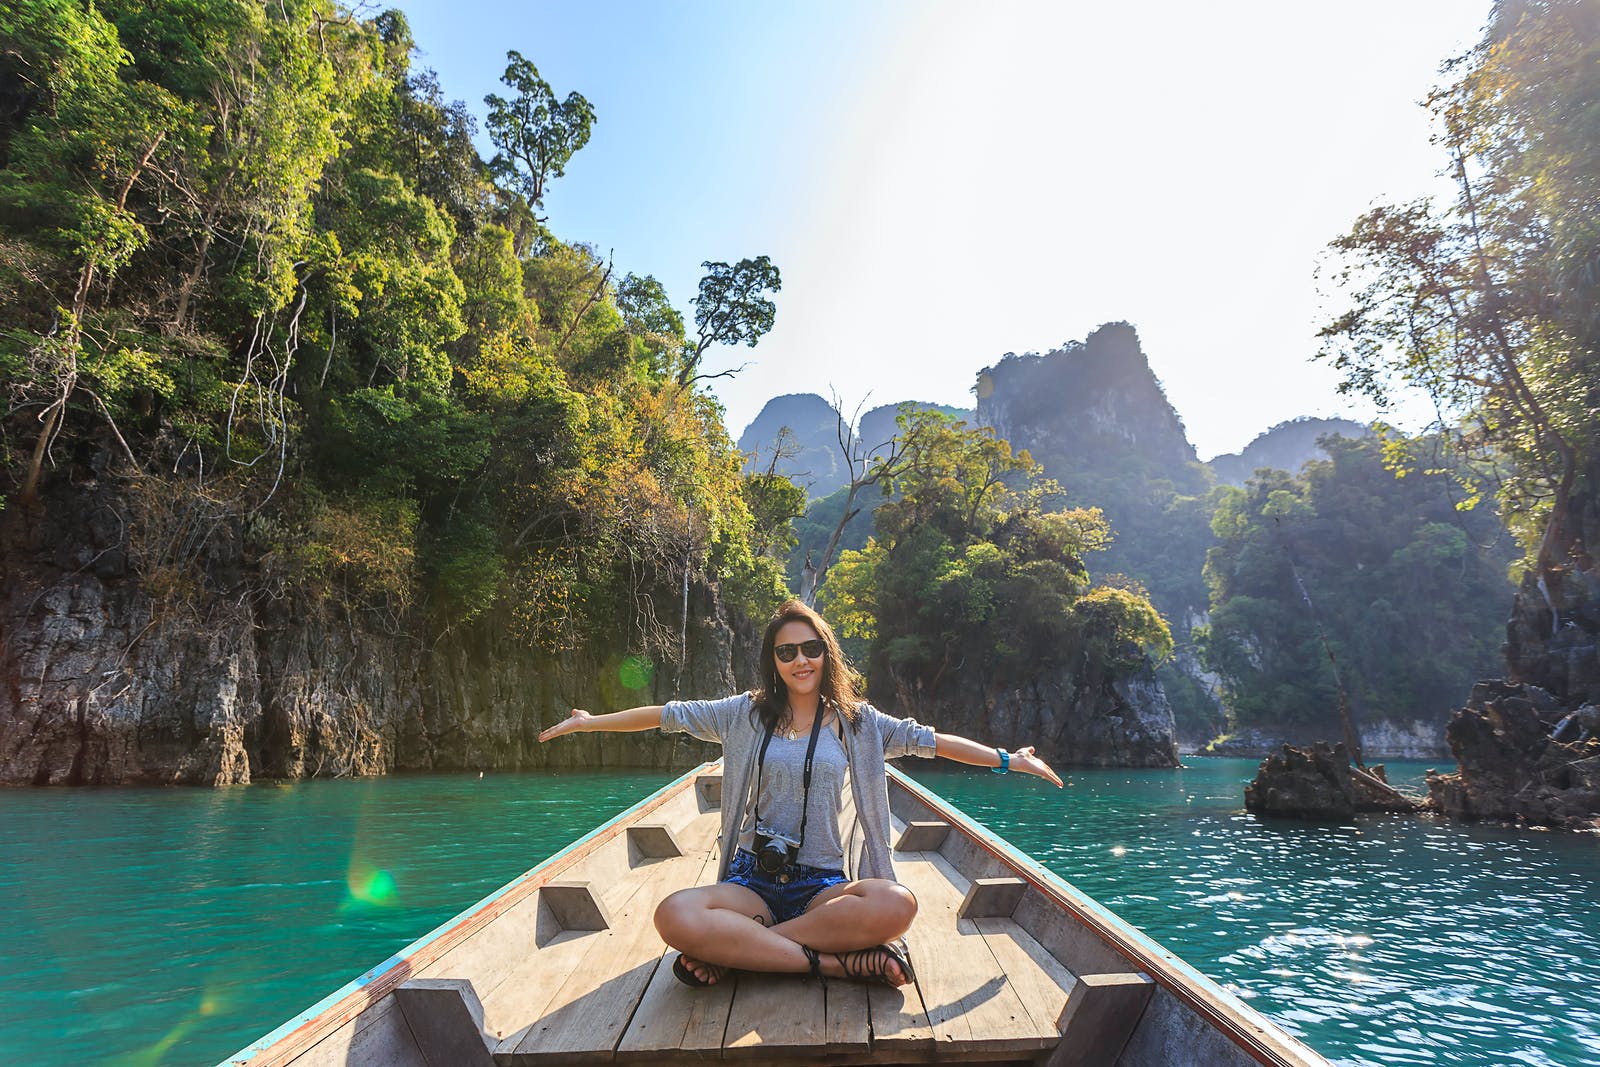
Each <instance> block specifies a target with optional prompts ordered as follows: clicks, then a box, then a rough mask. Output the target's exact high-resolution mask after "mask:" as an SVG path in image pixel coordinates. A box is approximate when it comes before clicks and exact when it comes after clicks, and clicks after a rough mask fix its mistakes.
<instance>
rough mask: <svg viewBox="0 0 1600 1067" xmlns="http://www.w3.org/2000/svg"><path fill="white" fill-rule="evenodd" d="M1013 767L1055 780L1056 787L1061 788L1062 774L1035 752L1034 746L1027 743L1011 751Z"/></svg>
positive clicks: (1047, 779)
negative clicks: (1052, 768)
mask: <svg viewBox="0 0 1600 1067" xmlns="http://www.w3.org/2000/svg"><path fill="white" fill-rule="evenodd" d="M1011 769H1012V770H1014V771H1021V772H1022V773H1023V774H1037V775H1038V776H1039V777H1040V778H1043V779H1044V780H1045V781H1047V782H1054V783H1055V784H1056V788H1057V789H1060V788H1061V776H1060V775H1058V774H1056V772H1055V771H1052V770H1051V769H1050V764H1048V763H1046V762H1045V761H1044V760H1042V759H1040V758H1039V757H1038V756H1035V755H1034V754H1033V746H1032V745H1026V746H1024V747H1023V748H1019V749H1017V750H1016V751H1015V752H1013V753H1011Z"/></svg>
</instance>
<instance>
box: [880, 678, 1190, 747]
mask: <svg viewBox="0 0 1600 1067" xmlns="http://www.w3.org/2000/svg"><path fill="white" fill-rule="evenodd" d="M885 704H886V705H888V710H892V711H893V712H894V713H895V714H897V715H909V716H911V717H912V718H915V719H917V720H918V721H919V722H925V723H928V724H929V725H931V726H934V727H935V728H937V729H939V730H944V731H948V732H951V733H957V734H962V735H964V736H967V737H973V738H981V739H983V740H984V741H986V742H990V743H992V744H995V745H999V746H1002V747H1004V748H1008V749H1011V748H1018V747H1020V746H1022V745H1034V746H1036V747H1037V748H1038V750H1039V755H1040V756H1042V757H1043V758H1044V759H1045V760H1046V761H1048V762H1050V763H1052V764H1056V765H1059V766H1062V767H1176V766H1177V765H1178V744H1177V738H1176V731H1175V728H1174V725H1173V721H1172V708H1171V706H1170V705H1168V703H1167V698H1166V695H1165V694H1164V693H1163V692H1162V690H1161V686H1160V685H1159V684H1158V683H1157V682H1156V680H1155V676H1154V675H1153V674H1151V673H1150V672H1148V671H1145V672H1143V673H1140V674H1135V675H1133V676H1130V677H1123V678H1118V679H1108V678H1103V677H1089V678H1086V677H1082V676H1077V677H1074V676H1072V675H1071V674H1067V673H1062V674H1058V675H1047V676H1044V677H1040V678H1036V679H1034V680H1033V681H1031V682H1030V683H1028V684H1026V685H1022V686H1007V685H1000V684H991V683H987V682H985V681H984V680H982V679H979V678H976V677H973V676H970V675H969V676H965V677H963V678H962V679H961V680H960V681H959V682H958V683H957V684H956V685H955V686H953V687H950V688H949V690H948V691H947V692H943V693H940V694H938V695H936V696H930V695H928V694H926V693H922V692H917V691H911V690H908V689H907V688H906V687H904V686H902V687H900V688H899V690H898V692H897V693H896V695H895V698H894V699H893V700H892V701H887V700H886V701H885Z"/></svg>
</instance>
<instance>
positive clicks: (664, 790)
mask: <svg viewBox="0 0 1600 1067" xmlns="http://www.w3.org/2000/svg"><path fill="white" fill-rule="evenodd" d="M720 764H721V760H716V761H711V762H706V763H702V764H700V765H698V766H696V767H694V768H691V769H690V770H688V771H686V772H685V773H684V774H682V775H680V776H679V777H678V778H675V779H673V780H672V781H670V782H668V783H666V784H665V785H663V786H662V787H661V788H660V789H658V790H656V791H655V792H654V793H652V794H650V795H649V796H647V797H645V798H643V799H642V800H640V801H638V802H637V803H635V804H633V805H632V806H631V807H629V808H627V809H625V810H624V811H622V812H620V813H618V814H617V815H616V816H615V817H613V818H611V819H610V820H608V821H606V822H605V823H602V824H601V825H600V826H597V827H596V828H595V829H593V830H591V831H589V832H588V833H587V834H584V835H583V836H582V837H580V838H578V839H577V840H575V841H573V842H572V843H570V844H569V845H567V846H566V847H564V848H562V849H561V850H560V851H559V852H556V853H555V854H554V855H552V856H550V857H549V858H548V859H545V860H543V861H542V862H540V863H539V864H537V865H536V866H534V867H532V868H530V869H528V870H527V871H525V872H523V873H522V874H521V875H519V876H517V877H516V878H514V879H512V880H511V881H509V882H507V883H506V884H505V885H502V886H500V887H499V888H497V889H495V890H494V891H493V892H491V893H489V894H488V895H487V896H485V897H483V898H482V899H481V900H479V901H477V902H476V903H474V904H472V905H471V906H469V907H467V908H466V909H464V910H462V911H461V912H459V913H457V914H456V915H455V916H453V917H452V918H450V919H448V920H446V921H445V922H443V923H441V924H440V925H439V926H437V927H435V928H434V929H433V930H431V931H429V932H428V933H426V934H424V935H423V936H421V937H419V938H418V939H417V940H415V941H413V942H411V943H410V944H409V945H407V946H406V947H405V948H403V949H401V950H399V951H398V952H396V953H395V954H394V955H392V956H390V957H389V958H388V959H386V960H384V961H383V962H382V963H380V964H378V965H377V966H375V967H373V968H371V969H369V970H367V971H365V972H363V973H362V974H361V975H359V976H358V977H356V978H354V979H353V980H351V981H349V982H347V983H345V984H344V985H343V986H341V987H339V988H338V989H336V990H334V991H333V992H332V993H329V994H328V995H327V996H325V997H323V998H322V999H321V1000H319V1001H317V1002H316V1003H314V1004H312V1005H311V1006H310V1007H308V1008H306V1009H305V1010H304V1011H302V1012H300V1013H299V1014H297V1015H296V1016H294V1017H293V1018H291V1019H289V1020H288V1021H286V1022H284V1023H282V1024H281V1025H279V1026H277V1027H276V1028H274V1029H273V1030H272V1031H271V1032H269V1033H267V1034H265V1035H263V1036H262V1037H260V1038H258V1039H257V1040H255V1041H253V1042H251V1044H249V1045H248V1046H246V1047H245V1048H243V1049H241V1050H240V1051H238V1052H236V1053H234V1054H233V1055H232V1056H229V1057H228V1058H227V1059H225V1060H223V1061H222V1062H221V1063H220V1064H219V1065H218V1067H237V1065H240V1064H246V1063H248V1064H251V1065H252V1067H269V1065H273V1064H286V1063H290V1062H292V1061H293V1060H294V1059H295V1057H297V1056H299V1055H301V1054H302V1053H305V1052H307V1051H309V1050H310V1049H311V1048H313V1047H314V1046H315V1045H316V1044H317V1043H318V1042H319V1041H321V1040H322V1039H323V1038H325V1037H327V1036H328V1035H330V1034H332V1033H333V1032H335V1031H336V1030H337V1029H338V1028H339V1027H341V1026H344V1025H345V1024H346V1023H348V1022H350V1021H351V1020H353V1019H355V1018H357V1017H358V1016H360V1015H361V1013H362V1012H364V1011H366V1010H367V1009H369V1008H371V1007H372V1006H374V1005H376V1004H377V1003H378V1002H379V1001H381V1000H382V999H383V998H384V997H385V996H387V995H388V994H389V993H391V992H392V991H393V990H394V989H396V988H398V987H399V986H400V985H402V984H404V983H405V982H406V981H408V980H409V979H410V978H412V977H413V976H415V975H417V974H419V973H420V972H422V971H423V970H424V969H426V968H427V967H428V966H429V965H431V964H432V963H434V962H435V961H437V960H439V959H441V958H443V957H444V956H445V954H447V953H448V952H450V951H451V950H453V949H455V948H457V947H459V946H460V945H462V944H463V943H465V942H466V941H467V940H469V939H470V938H471V937H472V936H474V935H475V934H476V933H477V932H478V931H479V930H481V929H482V928H483V927H484V926H486V925H488V924H489V923H490V922H492V921H494V920H495V919H497V918H498V917H499V916H500V915H502V914H504V913H505V912H506V911H508V910H510V909H511V908H512V907H514V906H516V905H517V904H519V903H521V902H522V901H524V900H526V899H527V898H528V897H529V896H531V895H532V894H533V893H535V892H537V891H538V889H539V888H540V887H541V886H543V885H545V884H546V883H548V882H550V881H551V880H552V879H553V878H555V877H556V876H558V875H560V874H561V873H562V872H564V871H566V870H567V869H568V868H570V867H572V866H574V865H575V864H578V863H580V862H582V861H583V860H584V859H586V858H588V857H589V856H590V855H591V854H592V853H594V852H595V851H596V850H598V849H599V848H601V847H602V846H604V845H606V844H607V843H609V842H610V841H612V840H613V839H614V838H616V837H617V836H619V835H620V834H622V833H623V832H624V831H625V830H626V829H627V826H628V825H629V824H631V823H633V822H636V821H637V820H638V819H640V818H642V817H644V816H646V815H648V814H650V813H651V812H652V811H655V810H656V809H658V808H660V807H661V806H662V805H664V804H666V803H667V802H668V801H669V800H671V799H673V798H674V797H675V796H676V795H677V794H678V793H679V792H680V791H682V790H683V789H685V788H688V787H691V786H692V785H693V783H694V781H695V780H696V779H697V778H699V777H701V776H702V775H705V774H707V773H714V772H715V770H716V769H717V768H718V767H719V766H720ZM888 772H889V776H890V778H891V779H892V780H893V781H894V782H895V783H896V784H897V785H898V786H900V787H901V788H903V789H905V790H906V791H907V792H908V793H910V794H911V795H912V796H913V797H914V798H915V799H916V800H917V801H919V802H920V803H922V804H923V805H924V806H926V807H927V808H928V809H929V811H930V812H932V813H933V814H935V815H939V816H942V817H943V819H944V820H945V821H946V822H948V823H949V824H950V825H951V826H952V827H956V828H959V829H961V830H962V831H963V833H965V834H966V836H967V837H968V838H969V839H970V840H972V841H973V843H975V844H976V845H977V846H978V847H980V848H981V849H983V850H984V851H985V852H987V853H988V854H989V855H991V856H992V857H994V859H995V860H997V861H998V862H999V863H1000V864H1001V865H1002V866H1004V867H1006V868H1008V869H1010V870H1011V871H1012V872H1014V874H1015V875H1016V876H1017V877H1020V878H1022V879H1023V880H1025V881H1027V882H1028V883H1029V884H1031V885H1033V886H1035V887H1036V888H1037V889H1039V891H1040V892H1042V893H1044V894H1045V895H1046V896H1047V897H1048V898H1049V899H1050V900H1051V901H1052V902H1054V903H1055V904H1056V905H1058V906H1059V907H1061V908H1062V909H1064V910H1065V911H1067V912H1068V913H1069V914H1071V915H1072V916H1073V917H1074V918H1075V919H1076V920H1078V921H1079V922H1081V923H1083V924H1084V925H1085V926H1087V927H1088V928H1089V929H1090V930H1092V931H1093V932H1094V933H1095V934H1097V935H1098V936H1099V937H1100V938H1101V939H1102V940H1103V941H1104V942H1105V943H1106V944H1107V945H1108V946H1109V947H1110V948H1112V949H1113V950H1114V951H1115V952H1117V953H1118V954H1119V955H1121V956H1122V957H1123V958H1125V959H1126V960H1128V961H1129V963H1130V964H1131V965H1133V966H1134V967H1135V968H1137V969H1139V970H1141V971H1144V972H1146V973H1147V974H1149V976H1150V978H1151V979H1152V980H1153V981H1155V982H1156V983H1157V984H1158V985H1160V986H1162V987H1164V988H1165V989H1167V990H1168V991H1169V992H1171V993H1172V994H1173V995H1174V996H1175V997H1177V998H1178V1000H1179V1001H1180V1002H1182V1003H1183V1004H1184V1005H1185V1006H1187V1007H1188V1008H1189V1009H1191V1010H1193V1011H1195V1012H1196V1013H1197V1014H1199V1015H1200V1016H1201V1018H1203V1019H1204V1020H1206V1021H1207V1022H1209V1023H1210V1024H1211V1025H1213V1026H1215V1027H1216V1028H1217V1029H1218V1030H1220V1031H1222V1032H1223V1033H1225V1034H1227V1035H1228V1036H1229V1038H1230V1039H1231V1040H1232V1043H1233V1044H1235V1045H1236V1046H1238V1047H1239V1048H1240V1049H1241V1050H1243V1051H1245V1052H1246V1053H1248V1054H1249V1055H1250V1056H1251V1058H1253V1059H1255V1060H1256V1061H1257V1062H1259V1063H1262V1064H1265V1065H1268V1067H1285V1065H1311V1064H1321V1063H1324V1062H1325V1061H1323V1060H1321V1059H1317V1058H1313V1059H1307V1058H1306V1057H1305V1056H1303V1055H1302V1054H1300V1048H1301V1046H1300V1043H1299V1042H1298V1041H1297V1040H1296V1039H1294V1038H1293V1037H1291V1036H1290V1035H1288V1034H1287V1033H1285V1032H1284V1031H1283V1030H1282V1028H1281V1027H1279V1026H1278V1025H1277V1024H1276V1023H1274V1022H1272V1021H1271V1020H1269V1019H1267V1018H1266V1017H1265V1016H1263V1015H1261V1014H1260V1013H1259V1012H1257V1011H1256V1010H1255V1009H1254V1008H1252V1007H1250V1006H1249V1005H1248V1004H1245V1003H1244V1002H1243V1001H1241V1000H1239V999H1238V998H1237V997H1235V996H1234V995H1233V994H1231V993H1229V992H1228V991H1227V990H1225V989H1223V988H1222V987H1221V986H1220V985H1218V984H1217V983H1216V982H1215V981H1214V980H1213V979H1211V978H1209V977H1207V976H1206V975H1204V974H1202V973H1201V972H1200V971H1198V970H1196V969H1195V968H1194V967H1193V966H1192V965H1190V964H1188V963H1186V962H1185V961H1184V960H1182V959H1181V958H1179V957H1178V956H1176V955H1175V954H1173V953H1172V952H1170V951H1168V950H1167V949H1165V948H1163V947H1162V946H1161V945H1160V944H1159V943H1157V942H1156V941H1154V940H1152V939H1151V938H1149V937H1148V936H1146V935H1145V934H1144V933H1142V932H1141V931H1139V930H1137V929H1136V928H1134V927H1133V926H1132V925H1130V924H1129V923H1127V922H1126V921H1124V920H1123V919H1121V918H1120V917H1118V916H1117V915H1116V914H1115V913H1114V912H1112V911H1111V910H1110V909H1108V908H1106V907H1105V906H1104V905H1102V904H1100V903H1098V902H1097V901H1095V900H1094V899H1093V898H1091V897H1089V896H1087V895H1085V894H1084V893H1082V892H1081V891H1080V890H1078V889H1077V888H1075V887H1074V886H1073V885H1072V884H1071V883H1069V882H1067V881H1066V880H1065V879H1063V878H1062V877H1060V876H1059V875H1057V874H1055V873H1054V872H1052V871H1050V870H1049V869H1048V868H1046V867H1044V866H1043V865H1042V864H1040V863H1039V862H1038V861H1037V860H1034V859H1033V858H1032V857H1030V856H1028V855H1027V854H1026V853H1024V852H1022V851H1021V850H1020V849H1018V848H1016V846H1014V845H1012V844H1011V843H1010V842H1009V841H1007V840H1005V839H1004V838H1003V837H1001V836H1000V835H998V834H996V833H994V832H993V831H992V830H989V829H988V828H987V827H981V826H980V824H978V823H977V822H976V820H974V819H973V818H972V817H971V816H969V815H967V814H966V813H965V812H963V811H962V810H961V809H960V808H958V807H956V806H955V805H954V804H952V803H950V802H949V801H947V800H945V799H944V798H942V797H940V796H939V795H938V794H937V793H934V792H932V791H931V790H930V789H928V788H927V787H925V786H923V785H921V784H920V783H918V782H916V781H914V780H913V779H911V778H910V777H909V776H907V775H906V774H905V773H904V772H903V771H901V770H899V769H898V768H896V767H893V766H890V767H889V768H888ZM980 830H981V832H978V831H980Z"/></svg>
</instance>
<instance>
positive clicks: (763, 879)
mask: <svg viewBox="0 0 1600 1067" xmlns="http://www.w3.org/2000/svg"><path fill="white" fill-rule="evenodd" d="M781 878H787V879H788V881H780V879H781ZM849 880H850V879H848V878H846V877H845V876H844V872H843V871H830V870H827V869H825V868H822V867H807V866H805V865H804V864H800V863H797V864H795V865H794V866H793V867H791V868H790V869H789V872H788V873H787V874H783V875H773V874H768V873H767V872H766V871H763V870H762V869H761V868H760V867H757V866H756V857H755V855H754V854H753V853H752V852H750V850H749V849H743V848H741V849H740V850H739V851H738V852H735V853H734V854H733V862H732V863H730V864H728V877H726V878H724V879H723V881H724V882H726V883H728V884H730V885H742V886H744V887H745V888H746V889H749V890H753V891H754V892H755V894H756V896H758V897H760V898H761V900H762V902H763V903H764V904H766V906H767V908H768V909H769V910H770V911H771V912H772V918H773V921H775V922H780V923H783V922H788V921H789V920H790V919H792V918H794V917H795V916H797V915H799V914H801V913H802V912H804V911H805V910H806V905H807V904H810V903H811V901H812V899H813V898H815V897H816V895H817V894H818V893H820V892H822V891H823V890H824V889H827V888H828V887H829V886H835V885H843V884H844V883H845V882H848V881H849Z"/></svg>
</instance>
